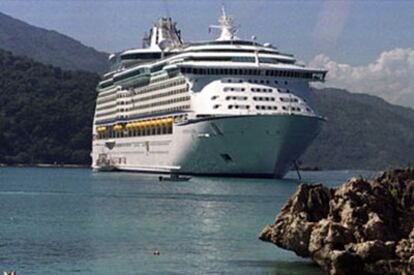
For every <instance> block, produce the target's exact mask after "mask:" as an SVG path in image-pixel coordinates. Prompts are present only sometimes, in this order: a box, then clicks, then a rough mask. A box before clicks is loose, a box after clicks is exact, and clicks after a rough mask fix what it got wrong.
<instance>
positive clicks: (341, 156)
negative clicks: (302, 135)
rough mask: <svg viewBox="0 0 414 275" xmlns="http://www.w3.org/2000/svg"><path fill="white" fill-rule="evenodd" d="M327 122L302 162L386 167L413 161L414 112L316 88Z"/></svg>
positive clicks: (324, 165) (338, 166)
mask: <svg viewBox="0 0 414 275" xmlns="http://www.w3.org/2000/svg"><path fill="white" fill-rule="evenodd" d="M314 92H315V95H316V97H315V101H316V104H317V106H318V109H319V111H320V113H321V114H322V115H323V116H325V117H327V118H328V121H327V123H326V125H325V127H324V129H323V130H322V132H321V134H320V135H319V136H318V137H317V139H316V140H315V142H314V143H313V144H312V145H311V146H310V147H309V149H308V150H307V152H306V153H305V155H304V156H303V157H302V158H301V161H302V162H303V164H305V165H310V166H318V167H320V168H322V169H374V170H377V169H385V168H388V167H397V166H404V165H406V164H409V163H414V110H413V109H410V108H405V107H401V106H397V105H392V104H389V103H387V102H386V101H384V100H383V99H381V98H379V97H375V96H370V95H366V94H355V93H350V92H347V91H345V90H339V89H322V90H314Z"/></svg>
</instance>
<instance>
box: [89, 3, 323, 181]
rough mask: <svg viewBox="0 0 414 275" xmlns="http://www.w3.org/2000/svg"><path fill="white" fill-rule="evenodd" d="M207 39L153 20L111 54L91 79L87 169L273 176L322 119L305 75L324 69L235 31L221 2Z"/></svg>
mask: <svg viewBox="0 0 414 275" xmlns="http://www.w3.org/2000/svg"><path fill="white" fill-rule="evenodd" d="M218 23H219V24H218V25H213V26H210V27H209V30H211V29H218V31H219V32H220V35H219V37H218V39H216V40H213V41H205V42H197V43H187V42H184V41H183V39H182V37H181V32H180V31H179V30H178V29H177V26H176V23H175V22H173V21H172V19H171V18H160V19H159V20H158V21H157V22H156V23H154V25H153V27H152V28H151V29H150V32H149V34H148V35H145V37H144V39H143V47H142V48H136V49H129V50H125V51H123V52H120V53H117V54H112V55H111V56H110V57H109V60H110V63H111V69H110V72H108V73H107V74H105V75H104V76H103V78H102V81H101V82H100V83H99V85H98V87H97V93H98V95H97V101H96V109H95V116H94V122H93V141H92V153H91V156H92V167H93V168H94V169H96V170H120V171H137V172H150V173H179V174H188V175H215V176H246V177H272V178H282V177H283V176H284V175H285V174H286V173H287V171H289V170H290V169H291V167H292V165H294V163H295V162H296V161H297V159H298V158H299V157H300V156H301V154H302V153H303V152H304V151H305V150H306V148H307V147H308V146H309V144H310V143H311V142H312V140H313V139H314V138H315V137H316V136H317V135H318V133H319V132H320V130H321V127H322V125H323V124H324V121H325V120H324V118H323V117H321V116H320V115H318V113H317V111H316V110H315V108H314V104H313V103H312V92H311V89H310V87H309V83H310V82H315V81H324V78H325V75H326V71H325V70H321V69H318V68H307V67H305V66H304V65H301V64H298V63H297V61H296V59H295V58H294V56H293V55H291V54H286V53H282V52H280V51H279V50H278V49H277V48H276V47H274V46H273V45H271V44H269V43H264V44H260V43H258V42H256V39H255V38H254V37H252V39H250V40H249V39H245V40H243V39H240V38H238V37H237V30H238V28H237V26H236V24H235V22H234V20H233V18H232V17H231V16H228V15H226V13H225V11H224V9H223V10H222V11H221V15H220V17H219V20H218Z"/></svg>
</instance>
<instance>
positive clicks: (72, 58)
mask: <svg viewBox="0 0 414 275" xmlns="http://www.w3.org/2000/svg"><path fill="white" fill-rule="evenodd" d="M0 48H1V49H4V50H8V51H10V52H12V53H13V54H15V55H24V56H27V57H30V58H33V59H34V60H36V61H39V62H42V63H44V64H51V65H53V66H57V67H61V68H63V69H67V70H84V71H91V72H97V73H104V72H105V71H107V67H108V65H107V57H108V54H106V53H103V52H98V51H96V50H95V49H93V48H91V47H87V46H85V45H83V44H82V43H80V42H79V41H77V40H75V39H73V38H70V37H68V36H66V35H63V34H60V33H58V32H56V31H51V30H46V29H42V28H38V27H35V26H32V25H29V24H27V23H25V22H23V21H20V20H18V19H15V18H13V17H10V16H8V15H6V14H4V13H0Z"/></svg>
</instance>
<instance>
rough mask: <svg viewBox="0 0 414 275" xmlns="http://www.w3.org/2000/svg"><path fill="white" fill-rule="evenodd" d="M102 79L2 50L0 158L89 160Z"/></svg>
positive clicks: (13, 160) (15, 160) (12, 161)
mask: <svg viewBox="0 0 414 275" xmlns="http://www.w3.org/2000/svg"><path fill="white" fill-rule="evenodd" d="M98 81H99V77H98V75H96V74H93V73H86V72H75V71H63V70H61V69H60V68H56V67H52V66H46V65H43V64H41V63H37V62H34V61H32V60H31V59H28V58H25V57H15V56H13V55H12V54H11V53H9V52H5V51H2V50H0V145H1V146H0V163H7V164H16V163H25V164H32V163H66V164H67V163H76V164H88V163H89V162H90V157H89V154H90V148H91V139H92V137H91V131H92V130H91V127H92V119H93V110H94V106H95V98H96V92H95V87H96V85H97V82H98Z"/></svg>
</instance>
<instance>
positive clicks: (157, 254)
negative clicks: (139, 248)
mask: <svg viewBox="0 0 414 275" xmlns="http://www.w3.org/2000/svg"><path fill="white" fill-rule="evenodd" d="M152 255H154V256H160V251H159V250H158V249H155V250H154V252H152Z"/></svg>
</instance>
